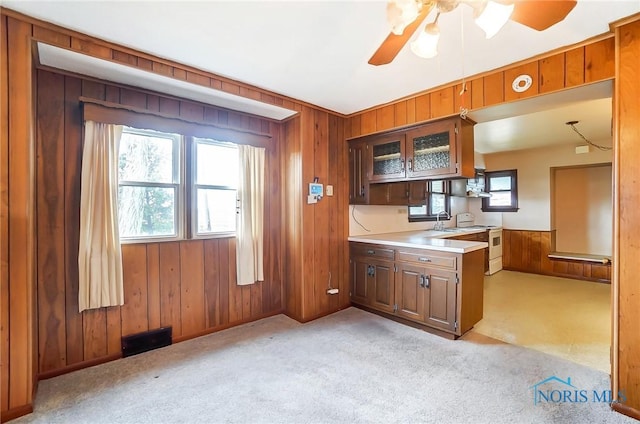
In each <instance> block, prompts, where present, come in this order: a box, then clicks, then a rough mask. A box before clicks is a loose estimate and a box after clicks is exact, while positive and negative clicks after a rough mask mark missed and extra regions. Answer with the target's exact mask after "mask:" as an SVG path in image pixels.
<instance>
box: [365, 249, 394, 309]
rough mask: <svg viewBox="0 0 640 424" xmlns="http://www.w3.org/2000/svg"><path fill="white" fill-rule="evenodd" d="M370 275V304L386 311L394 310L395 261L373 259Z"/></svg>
mask: <svg viewBox="0 0 640 424" xmlns="http://www.w3.org/2000/svg"><path fill="white" fill-rule="evenodd" d="M370 266H372V267H373V274H371V275H370V277H369V278H370V280H371V283H370V285H369V289H370V297H369V299H370V305H371V307H372V308H376V309H379V310H381V311H384V312H393V309H394V305H395V293H394V283H395V281H394V266H393V262H378V261H372V262H371V265H370Z"/></svg>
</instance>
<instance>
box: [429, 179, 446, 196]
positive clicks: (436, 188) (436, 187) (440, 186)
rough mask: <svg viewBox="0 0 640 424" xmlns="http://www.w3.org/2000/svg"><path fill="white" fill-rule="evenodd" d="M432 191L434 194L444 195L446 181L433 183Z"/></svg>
mask: <svg viewBox="0 0 640 424" xmlns="http://www.w3.org/2000/svg"><path fill="white" fill-rule="evenodd" d="M431 191H432V192H434V193H444V181H443V180H436V181H431Z"/></svg>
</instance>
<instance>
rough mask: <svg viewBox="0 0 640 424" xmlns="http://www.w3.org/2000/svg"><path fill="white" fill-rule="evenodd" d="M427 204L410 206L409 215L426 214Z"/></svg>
mask: <svg viewBox="0 0 640 424" xmlns="http://www.w3.org/2000/svg"><path fill="white" fill-rule="evenodd" d="M426 214H427V205H420V206H409V216H413V215H426Z"/></svg>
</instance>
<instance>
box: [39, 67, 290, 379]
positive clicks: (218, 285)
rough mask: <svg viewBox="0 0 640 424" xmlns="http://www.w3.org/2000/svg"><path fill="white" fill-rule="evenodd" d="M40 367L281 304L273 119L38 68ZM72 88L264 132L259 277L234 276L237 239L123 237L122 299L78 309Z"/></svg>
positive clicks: (187, 334)
mask: <svg viewBox="0 0 640 424" xmlns="http://www.w3.org/2000/svg"><path fill="white" fill-rule="evenodd" d="M36 87H37V120H36V123H37V130H36V157H37V159H36V188H37V195H36V209H37V221H38V226H37V293H38V296H37V300H38V302H37V310H38V315H37V316H38V320H37V321H38V338H37V340H38V358H39V359H38V370H37V371H38V374H39V375H40V376H41V377H48V376H52V375H56V374H60V373H63V372H68V371H70V370H74V369H78V368H81V367H82V366H83V365H84V366H89V365H93V364H95V363H96V362H99V361H100V360H101V359H102V360H108V359H113V358H117V357H119V355H120V350H121V346H120V338H121V337H122V336H126V335H129V334H134V333H138V332H142V331H147V330H153V329H155V328H158V327H161V326H172V327H173V341H174V342H175V341H180V340H185V339H188V338H191V337H196V336H200V335H202V334H206V333H208V332H212V331H217V330H219V329H222V328H226V327H229V326H231V325H235V324H240V323H243V322H247V321H250V320H255V319H258V318H261V317H263V316H266V315H271V314H274V313H279V312H282V310H283V302H282V297H283V283H282V275H283V259H282V243H283V236H282V216H281V212H280V209H281V206H280V205H281V203H282V195H281V194H280V193H281V191H280V181H281V172H280V169H281V167H280V143H281V137H280V125H279V124H275V123H273V122H270V121H268V120H263V119H260V118H257V117H252V116H248V115H242V114H236V113H230V112H229V111H226V110H223V109H216V108H212V107H208V106H203V105H200V104H197V103H194V102H188V101H181V100H177V99H173V98H169V97H166V98H165V97H162V96H158V95H153V94H148V93H146V92H143V91H137V90H133V89H128V88H122V87H118V86H115V85H109V84H104V83H100V82H96V81H91V80H86V79H80V78H76V77H72V76H65V75H61V74H58V73H53V72H49V71H44V70H38V71H37V78H36ZM80 96H83V97H89V98H92V99H96V100H105V101H110V102H114V103H119V104H127V105H133V106H137V107H140V108H145V109H147V110H150V111H158V110H162V111H164V112H165V113H172V114H175V115H176V116H180V117H184V118H192V119H196V118H198V119H200V120H203V119H208V120H209V121H210V122H211V123H212V124H218V125H225V126H232V127H234V128H238V129H253V130H257V131H262V132H266V133H268V134H270V135H271V137H272V145H271V146H269V148H267V160H266V174H267V180H266V181H265V187H266V191H267V193H268V195H267V196H266V204H265V243H266V245H265V261H264V263H265V281H264V282H260V283H256V284H253V285H250V286H242V287H240V286H237V285H236V283H235V282H236V268H235V263H236V256H235V239H234V238H222V239H211V240H186V241H176V242H164V243H137V244H125V245H123V246H122V256H123V273H124V289H125V304H124V306H119V307H110V308H100V309H94V310H87V311H84V312H82V313H78V253H77V251H78V240H79V231H80V209H79V205H80V169H81V158H82V138H81V137H82V126H83V121H82V113H81V108H80V102H79V98H80Z"/></svg>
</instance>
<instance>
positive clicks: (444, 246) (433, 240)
mask: <svg viewBox="0 0 640 424" xmlns="http://www.w3.org/2000/svg"><path fill="white" fill-rule="evenodd" d="M484 231H486V229H481V228H469V229H466V228H465V229H463V228H455V229H448V230H445V231H436V230H421V231H405V232H399V233H384V234H371V235H361V236H350V237H349V239H348V240H349V241H355V242H362V243H373V244H385V245H389V246H396V247H407V248H413V249H425V250H436V251H441V252H452V253H468V252H473V251H475V250H480V249H484V248H486V247H488V246H489V244H488V243H485V242H480V241H463V240H448V238H450V237H455V236H459V235H463V234H473V233H481V232H484Z"/></svg>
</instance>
